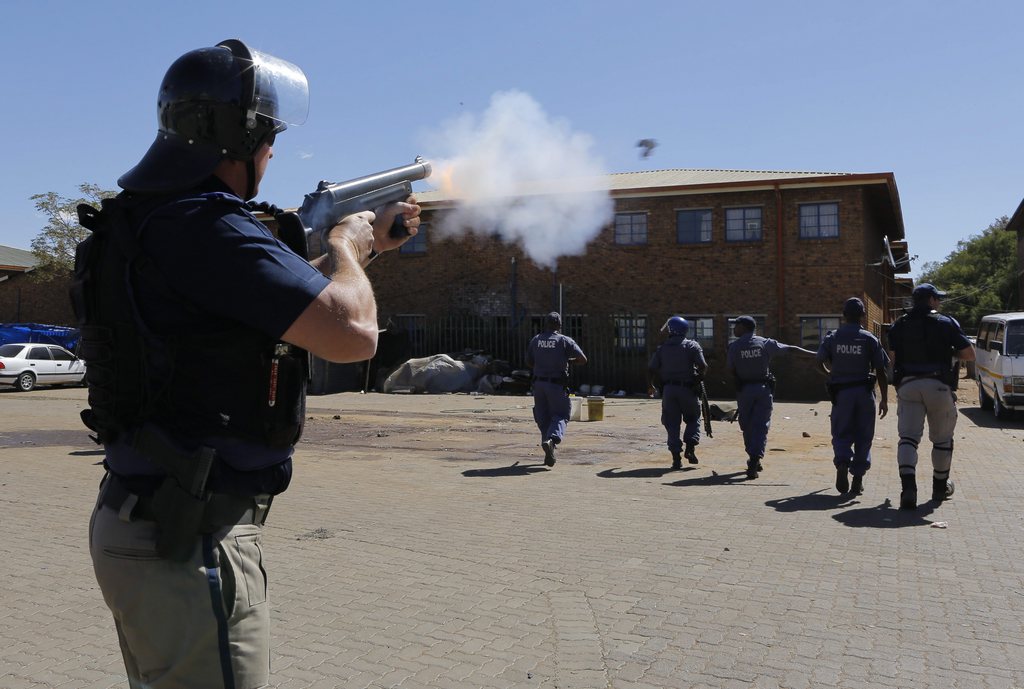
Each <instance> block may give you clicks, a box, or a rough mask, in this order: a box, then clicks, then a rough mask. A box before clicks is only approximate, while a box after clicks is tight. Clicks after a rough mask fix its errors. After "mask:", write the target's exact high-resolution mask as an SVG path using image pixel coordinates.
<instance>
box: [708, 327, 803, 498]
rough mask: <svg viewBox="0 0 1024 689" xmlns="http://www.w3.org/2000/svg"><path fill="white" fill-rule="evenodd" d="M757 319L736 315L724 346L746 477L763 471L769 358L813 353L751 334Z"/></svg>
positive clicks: (769, 406)
mask: <svg viewBox="0 0 1024 689" xmlns="http://www.w3.org/2000/svg"><path fill="white" fill-rule="evenodd" d="M756 328H757V322H756V321H755V320H754V319H753V317H752V316H740V317H739V318H737V319H736V321H735V324H734V326H733V334H734V335H735V336H736V339H735V340H733V341H732V342H731V343H729V348H728V349H727V350H726V366H727V367H728V369H729V371H730V372H732V375H733V377H734V379H735V380H736V405H737V411H738V416H739V423H740V430H741V431H743V446H744V449H745V450H746V452H747V478H749V479H755V478H757V476H758V472H759V471H764V465H763V464H762V463H761V461H762V460H763V459H764V451H765V448H766V447H767V444H768V429H769V428H770V427H771V423H772V405H773V397H772V393H773V392H774V390H775V376H773V375H772V372H771V366H770V365H771V360H772V359H773V358H775V357H776V356H780V355H782V354H786V353H788V352H790V351H796V352H800V353H803V354H809V355H811V356H814V355H815V352H812V351H811V350H809V349H804V348H803V347H798V346H796V345H787V344H783V343H781V342H777V341H776V340H773V339H771V338H767V337H761V336H760V335H755V334H754V331H755V330H756Z"/></svg>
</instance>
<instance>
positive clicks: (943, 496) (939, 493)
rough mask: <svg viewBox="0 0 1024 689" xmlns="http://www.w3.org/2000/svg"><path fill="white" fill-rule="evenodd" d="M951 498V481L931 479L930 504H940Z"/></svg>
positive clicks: (949, 479)
mask: <svg viewBox="0 0 1024 689" xmlns="http://www.w3.org/2000/svg"><path fill="white" fill-rule="evenodd" d="M951 497H953V479H951V478H947V479H938V478H933V479H932V502H942V501H943V500H949V499H950V498H951Z"/></svg>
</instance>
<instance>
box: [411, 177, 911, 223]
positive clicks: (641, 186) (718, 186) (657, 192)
mask: <svg viewBox="0 0 1024 689" xmlns="http://www.w3.org/2000/svg"><path fill="white" fill-rule="evenodd" d="M776 185H778V186H779V187H787V188H793V187H828V186H851V185H869V186H870V185H873V186H877V187H880V189H879V192H880V194H876V195H875V196H876V197H878V196H879V195H880V196H881V198H879V199H878V200H881V201H884V204H885V205H888V206H889V208H890V210H891V214H892V215H891V218H892V221H893V225H894V228H895V231H894V232H892V233H890V238H891V239H903V238H904V229H903V211H902V210H901V208H900V200H899V192H898V191H897V189H896V180H895V177H894V176H893V174H892V173H891V172H876V173H859V172H783V171H770V170H709V169H689V168H677V169H671V170H651V171H647V172H617V173H612V174H609V175H605V176H604V177H601V178H594V179H592V180H582V181H579V183H577V184H573V185H572V186H573V187H575V190H576V191H579V187H588V188H591V189H594V190H598V189H607V190H608V191H609V192H610V193H611V195H612V196H613V197H615V198H630V197H637V196H661V195H665V196H668V195H680V194H687V193H691V194H694V193H709V192H711V193H714V192H728V191H734V190H735V191H740V190H742V191H751V190H757V189H773V188H774V187H775V186H776ZM558 186H561V185H560V183H559V182H557V181H553V182H552V183H551V184H550V185H548V184H544V183H542V182H534V183H531V184H530V185H528V186H527V187H526V189H527V191H526V192H525V193H545V192H546V193H551V192H553V191H555V189H557V187H558ZM534 189H536V190H537V191H536V192H534V191H533V190H534ZM520 193H524V192H520ZM416 198H417V200H418V201H419V203H420V205H422V206H423V207H424V208H437V207H444V206H449V205H451V204H453V203H455V202H456V201H457V200H458V197H457V195H456V194H453V193H451V192H450V191H448V192H446V191H441V190H438V189H432V190H428V191H417V192H416Z"/></svg>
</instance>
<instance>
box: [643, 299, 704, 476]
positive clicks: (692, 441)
mask: <svg viewBox="0 0 1024 689" xmlns="http://www.w3.org/2000/svg"><path fill="white" fill-rule="evenodd" d="M662 329H663V330H668V339H666V340H665V341H664V342H663V343H662V344H661V345H659V346H658V348H657V349H656V350H655V352H654V355H653V356H651V360H650V362H649V363H648V364H647V370H648V371H649V373H650V376H651V384H652V385H654V386H655V387H659V388H661V425H662V426H664V427H665V431H666V432H667V433H668V451H669V452H671V453H672V468H673V469H680V468H682V456H685V457H686V459H687V461H688V462H689V463H690V464H697V461H698V460H697V453H696V451H695V448H696V447H697V445H699V444H700V398H699V397H698V393H697V391H696V390H695V386H696V385H697V384H698V383H699V382H700V381H701V380H703V378H704V374H705V373H707V370H708V364H707V362H706V361H705V360H704V350H703V349H702V348H701V346H700V344H698V343H697V342H695V341H694V340H688V339H686V334H687V333H688V332H689V330H690V324H689V323H688V322H687V321H686V319H685V318H682V317H681V316H672V317H671V318H669V319H668V322H667V323H665V327H664V328H662ZM683 422H685V423H686V428H685V429H684V431H683V437H682V439H680V437H679V427H680V426H681V425H682V423H683ZM684 443H685V444H686V449H685V451H683V444H684ZM680 452H682V456H680Z"/></svg>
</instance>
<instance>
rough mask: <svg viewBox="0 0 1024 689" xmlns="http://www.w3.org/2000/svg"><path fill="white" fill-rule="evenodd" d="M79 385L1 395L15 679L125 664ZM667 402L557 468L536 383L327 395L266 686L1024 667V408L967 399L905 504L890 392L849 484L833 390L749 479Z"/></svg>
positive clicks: (637, 414)
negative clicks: (858, 485) (541, 443)
mask: <svg viewBox="0 0 1024 689" xmlns="http://www.w3.org/2000/svg"><path fill="white" fill-rule="evenodd" d="M84 397H85V394H84V391H83V390H80V389H68V390H62V389H54V390H45V389H40V390H37V391H33V392H31V393H27V394H21V393H14V392H8V391H6V390H4V391H0V419H3V423H2V429H3V430H2V431H0V518H2V528H0V581H3V588H2V593H0V687H3V688H4V689H27V688H29V687H59V688H61V689H72V688H74V689H79V688H81V689H102V688H106V687H123V686H126V685H127V683H126V682H125V680H124V679H123V674H122V667H121V661H120V656H119V654H118V651H117V642H116V637H115V634H114V630H113V624H112V622H111V620H110V617H109V615H108V613H107V611H106V608H105V607H104V605H103V602H102V600H101V597H100V594H99V591H98V589H97V587H96V584H95V582H94V579H93V576H92V570H91V565H90V562H89V556H88V552H87V544H86V527H87V525H86V522H87V519H88V515H89V511H90V509H91V506H92V501H93V499H94V496H95V487H96V484H97V483H98V481H99V479H100V476H101V468H100V466H98V462H99V461H100V459H101V456H100V455H99V454H98V453H97V452H96V450H95V449H94V447H93V446H92V445H91V442H90V441H89V440H88V438H87V437H86V434H85V432H84V431H83V430H82V429H81V428H80V425H79V422H78V418H77V413H78V411H79V409H80V408H81V407H82V405H83V400H84ZM657 405H658V402H656V401H649V400H625V399H623V400H608V402H607V404H606V409H605V420H603V421H600V422H592V423H574V424H572V425H571V426H570V429H569V435H568V438H567V441H566V443H565V444H564V445H563V446H562V447H563V449H561V450H560V452H559V456H558V464H557V465H556V466H555V467H554V468H553V470H550V471H549V470H547V469H546V468H544V467H543V466H542V464H541V459H542V454H541V452H540V448H539V447H537V445H536V443H537V442H538V438H537V437H536V430H535V428H534V427H533V424H532V419H531V416H530V401H529V400H528V399H527V398H512V397H476V396H468V395H451V396H429V397H428V396H415V397H413V396H399V395H392V396H381V395H357V394H353V395H350V394H346V395H335V396H328V397H317V398H311V400H310V407H311V408H310V416H311V421H310V423H309V430H308V433H307V436H306V438H305V439H304V441H303V442H302V444H301V445H300V446H299V449H298V451H297V455H296V476H295V481H294V483H293V486H292V488H291V489H290V490H289V491H288V492H287V493H286V494H285V495H284V496H283V497H282V498H280V499H279V500H278V502H277V503H275V506H274V509H273V511H272V514H271V519H270V522H269V524H268V527H267V544H266V559H267V561H268V568H269V571H270V576H271V600H272V605H273V610H274V643H275V649H274V661H273V666H274V673H273V686H275V687H281V688H288V689H292V688H294V689H299V688H302V689H306V688H309V687H315V688H317V689H319V688H334V687H375V688H389V687H401V688H402V689H415V688H417V687H445V688H449V687H450V688H452V689H462V688H465V689H475V688H480V687H495V688H505V687H524V688H526V687H538V688H545V689H549V688H554V687H559V688H571V687H578V688H581V689H594V688H599V687H615V688H616V689H641V688H653V687H693V688H703V687H715V688H723V689H724V688H728V689H732V688H737V689H739V688H744V689H749V688H757V689H776V688H782V687H785V688H793V689H799V688H803V687H850V688H854V687H865V688H867V687H894V688H897V687H899V688H902V687H936V688H940V687H941V688H943V689H948V688H950V687H962V688H964V689H966V688H972V689H973V688H981V689H989V688H992V689H995V688H1003V687H1018V688H1020V687H1024V633H1022V621H1024V565H1022V562H1024V532H1022V531H1024V519H1022V511H1021V495H1022V491H1024V481H1022V473H1021V471H1020V464H1021V463H1022V462H1024V444H1022V443H1024V423H1021V422H1015V423H1010V424H1006V425H1003V426H997V425H996V424H995V423H994V422H993V420H992V418H991V415H990V414H989V413H983V412H981V411H980V410H978V409H977V407H976V405H974V404H973V403H971V402H967V403H966V404H964V405H962V408H961V416H960V421H959V424H958V428H957V435H956V455H955V459H954V469H953V474H954V477H955V478H956V480H957V493H956V496H955V498H954V499H953V500H952V501H951V502H949V503H946V504H943V505H942V506H940V507H938V508H934V507H933V506H931V505H925V506H923V507H922V508H920V509H919V510H918V511H916V512H914V513H912V514H908V513H904V512H900V511H898V510H896V509H894V507H893V504H894V503H895V502H897V500H898V491H899V479H898V477H897V475H896V467H895V459H894V457H895V443H896V438H895V423H896V422H895V409H894V410H893V414H892V415H891V416H890V417H889V418H887V419H885V420H883V421H882V422H881V423H880V424H879V427H878V431H877V440H876V443H875V449H876V452H875V468H874V470H873V471H872V472H871V473H870V474H869V478H868V482H867V490H866V492H865V494H864V495H863V496H861V497H859V498H856V499H845V498H842V497H840V496H837V495H836V494H835V491H834V489H833V488H832V486H831V484H832V481H833V477H834V473H833V471H832V468H831V464H830V458H831V449H830V446H829V438H828V411H829V409H828V405H827V404H798V403H788V404H780V405H777V407H776V412H775V420H774V424H773V428H772V434H771V436H770V439H769V448H770V451H769V453H768V457H767V459H766V462H765V464H766V469H765V472H764V473H763V474H762V476H761V478H760V479H758V480H756V481H752V482H750V481H746V480H745V478H744V476H743V474H742V473H741V472H742V468H743V458H742V451H741V443H740V437H739V429H738V427H737V426H736V425H733V424H726V423H716V424H715V437H714V438H713V439H711V440H708V441H706V442H705V443H704V444H702V445H701V447H700V453H699V454H700V457H701V463H700V464H699V465H698V466H696V467H692V468H691V467H687V468H685V469H684V470H682V471H669V470H667V466H668V463H669V457H668V454H667V452H666V451H665V449H664V446H663V436H662V433H663V431H662V429H661V427H660V426H659V425H658V406H657ZM336 417H337V418H336ZM805 434H806V437H805ZM923 467H924V468H926V467H927V460H925V463H924V465H923ZM924 476H925V478H926V479H927V477H928V474H927V472H926V473H925V474H924ZM922 483H926V481H924V482H922ZM940 525H944V526H945V528H940Z"/></svg>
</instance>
